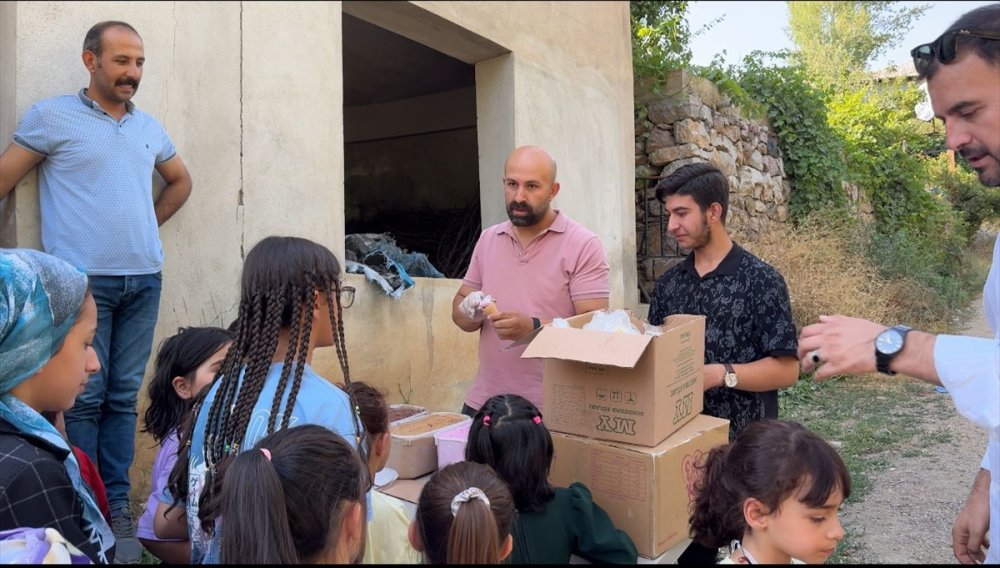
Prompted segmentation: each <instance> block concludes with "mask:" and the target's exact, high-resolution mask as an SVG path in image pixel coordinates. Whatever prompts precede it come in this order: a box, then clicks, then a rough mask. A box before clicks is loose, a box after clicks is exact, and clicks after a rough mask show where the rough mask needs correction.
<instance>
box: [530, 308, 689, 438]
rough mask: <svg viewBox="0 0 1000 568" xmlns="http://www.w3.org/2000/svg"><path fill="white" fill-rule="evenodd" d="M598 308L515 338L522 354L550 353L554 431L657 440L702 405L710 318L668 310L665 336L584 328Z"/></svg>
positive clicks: (546, 399) (546, 389)
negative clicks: (564, 325) (563, 325)
mask: <svg viewBox="0 0 1000 568" xmlns="http://www.w3.org/2000/svg"><path fill="white" fill-rule="evenodd" d="M593 314H594V312H589V313H586V314H581V315H578V316H575V317H572V318H569V319H568V320H567V321H568V322H569V324H570V326H572V327H571V328H568V329H567V328H555V327H552V325H551V324H549V325H544V326H542V327H541V328H539V329H538V330H535V331H534V332H532V333H531V334H530V335H528V336H527V337H525V338H523V339H521V340H519V341H517V342H515V343H514V344H512V345H511V347H514V346H517V345H523V344H525V343H527V344H528V346H527V348H526V349H525V350H524V353H522V354H521V357H522V358H543V359H545V366H544V371H543V374H542V377H543V378H542V383H543V395H542V397H543V398H542V400H543V404H544V408H543V411H544V415H545V423H546V425H547V426H548V428H549V430H552V431H553V432H566V433H569V434H577V435H580V436H589V437H592V438H599V439H604V440H615V441H620V442H628V443H631V444H641V445H646V446H655V445H657V444H659V443H660V442H662V441H663V440H664V439H665V438H666V437H667V436H669V435H670V434H671V433H673V432H675V431H677V429H678V428H680V427H681V426H683V425H684V424H685V423H687V422H688V421H690V420H691V419H692V418H694V417H695V416H697V415H698V414H699V413H700V412H701V410H702V408H703V407H704V400H705V396H704V388H703V384H704V362H705V317H704V316H694V315H673V316H670V317H668V318H667V320H666V321H665V322H664V323H663V325H662V326H660V327H661V328H662V330H663V335H660V336H650V335H631V334H627V333H612V332H603V331H592V330H588V329H582V328H583V326H584V325H585V324H587V323H588V322H589V321H590V320H591V318H592V317H593ZM632 324H633V325H635V326H636V328H637V329H640V330H641V329H643V323H642V322H641V321H640V320H638V319H635V318H632Z"/></svg>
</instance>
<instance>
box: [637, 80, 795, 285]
mask: <svg viewBox="0 0 1000 568" xmlns="http://www.w3.org/2000/svg"><path fill="white" fill-rule="evenodd" d="M696 162H709V163H711V164H713V165H714V166H716V167H717V168H719V170H721V171H722V172H723V173H724V174H725V175H726V177H728V178H729V188H730V193H729V213H728V216H727V221H726V226H727V228H728V229H729V232H730V234H731V235H732V236H733V239H734V240H736V241H737V242H747V241H753V240H754V239H755V238H756V237H757V236H758V235H760V234H761V233H762V232H763V231H764V230H765V229H766V228H767V226H768V225H769V224H770V223H774V222H784V221H785V220H786V219H787V218H788V198H789V192H790V186H789V183H788V180H787V177H786V175H785V168H784V164H783V163H782V159H781V151H780V150H779V149H778V139H777V138H776V137H775V135H774V133H773V132H772V130H771V127H770V125H769V124H768V122H767V120H766V118H765V119H762V120H753V119H749V118H743V116H742V112H741V109H740V108H739V107H736V106H733V105H732V103H731V101H730V100H729V98H728V97H725V96H723V95H722V94H720V93H719V91H718V89H717V88H716V87H715V85H714V84H713V83H712V82H710V81H708V80H706V79H702V78H701V77H696V76H693V75H689V74H688V73H687V72H685V71H676V72H674V73H672V74H671V75H670V77H669V78H668V80H667V84H666V86H665V87H664V88H663V89H662V95H655V94H652V93H648V92H643V89H642V88H641V86H637V87H636V119H635V176H636V183H635V189H636V241H637V242H636V245H637V247H636V253H637V255H636V256H637V260H638V263H639V290H640V301H641V302H648V301H649V292H650V291H651V290H652V285H653V282H655V280H656V278H657V277H659V276H660V274H662V273H663V272H664V271H665V270H667V269H668V268H669V267H670V266H672V265H673V264H674V263H676V262H678V261H679V260H680V259H681V258H683V256H684V255H685V254H686V252H687V251H683V250H682V249H680V248H678V247H677V244H676V242H675V241H674V239H673V237H671V236H670V235H669V234H667V232H666V230H665V229H666V219H665V218H664V217H663V214H662V213H663V207H662V205H661V203H660V202H659V201H657V200H656V193H655V190H654V189H653V188H654V187H655V186H656V181H657V179H655V178H658V177H663V176H667V175H670V174H671V173H673V172H674V171H675V170H677V169H678V168H680V167H682V166H684V165H687V164H691V163H696Z"/></svg>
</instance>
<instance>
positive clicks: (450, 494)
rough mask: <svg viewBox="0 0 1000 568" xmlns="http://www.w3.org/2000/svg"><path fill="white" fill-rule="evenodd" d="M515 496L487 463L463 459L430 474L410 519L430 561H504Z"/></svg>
mask: <svg viewBox="0 0 1000 568" xmlns="http://www.w3.org/2000/svg"><path fill="white" fill-rule="evenodd" d="M514 514H515V511H514V499H513V497H511V494H510V489H508V488H507V485H506V484H505V483H504V482H503V480H502V479H500V477H499V476H498V475H497V474H496V472H495V471H493V468H491V467H490V466H488V465H483V464H481V463H472V462H467V461H465V462H458V463H453V464H451V465H448V466H445V467H443V468H441V469H439V470H438V471H436V472H434V473H433V474H432V475H431V478H430V479H429V480H427V484H426V485H424V488H423V490H421V491H420V499H419V501H418V502H417V513H416V515H415V516H414V518H413V522H412V523H410V531H409V537H410V544H412V545H413V548H414V549H416V550H419V551H421V552H423V553H424V560H425V563H426V564H501V563H503V562H504V560H506V559H507V557H508V556H510V551H511V548H513V546H514V544H513V539H512V538H511V535H510V528H511V523H512V522H513V520H514Z"/></svg>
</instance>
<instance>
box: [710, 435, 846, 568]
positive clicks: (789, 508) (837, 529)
mask: <svg viewBox="0 0 1000 568" xmlns="http://www.w3.org/2000/svg"><path fill="white" fill-rule="evenodd" d="M702 469H703V470H704V477H703V478H702V480H701V481H700V482H699V483H697V484H696V485H695V488H696V491H697V496H696V498H695V503H694V510H693V512H692V514H691V535H692V539H693V540H694V541H696V542H699V543H701V544H703V545H705V546H710V547H722V546H729V554H728V555H727V557H726V558H725V559H723V560H722V561H721V562H720V563H721V564H801V563H807V564H822V563H823V562H825V561H826V560H827V559H828V558H829V557H830V555H832V554H833V552H834V551H835V550H836V549H837V543H838V542H840V540H841V539H843V538H844V529H843V528H842V527H841V526H840V521H839V520H838V519H837V511H838V509H839V508H840V505H841V503H843V502H844V500H845V499H846V498H847V497H848V496H850V494H851V476H850V473H849V472H848V471H847V466H845V465H844V461H843V460H842V459H841V458H840V456H839V455H838V454H837V451H836V450H834V449H833V447H831V446H830V444H828V443H827V442H826V441H824V440H823V439H822V438H820V437H819V436H817V435H816V434H814V433H812V432H810V431H809V430H807V429H806V428H804V427H803V426H802V425H801V424H798V423H795V422H788V421H784V420H761V421H758V422H755V423H753V424H751V425H750V426H749V427H747V428H746V429H745V430H743V431H742V432H740V434H739V436H737V438H736V440H734V441H733V442H732V443H731V444H726V445H723V446H718V447H716V448H714V449H713V450H712V451H711V452H710V453H709V454H708V458H707V459H706V460H705V463H704V465H703V466H702Z"/></svg>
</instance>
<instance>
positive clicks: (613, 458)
mask: <svg viewBox="0 0 1000 568" xmlns="http://www.w3.org/2000/svg"><path fill="white" fill-rule="evenodd" d="M728 441H729V421H728V420H725V419H722V418H715V417H714V416H707V415H704V414H699V415H698V416H696V417H695V418H694V419H693V420H691V421H689V422H688V423H687V424H685V425H684V426H683V427H681V429H680V430H678V431H676V432H674V433H673V434H671V435H670V436H669V437H668V438H667V439H666V440H664V441H663V442H661V443H660V444H659V445H657V446H655V447H652V448H648V447H645V446H637V445H634V444H623V443H620V442H606V441H601V440H594V439H591V438H585V437H582V436H573V435H571V434H561V433H557V432H553V433H552V442H553V444H554V446H555V455H554V459H553V462H552V469H551V470H550V472H549V482H550V483H552V485H553V486H557V487H567V486H569V484H571V483H573V482H576V481H579V482H581V483H583V484H584V485H586V486H587V488H588V489H590V492H591V494H593V496H594V503H597V504H598V505H600V506H601V508H602V509H604V510H605V511H607V513H608V515H609V516H610V517H611V520H612V521H614V523H615V527H617V528H619V529H621V530H623V531H625V533H626V534H628V535H629V537H631V539H632V542H634V543H635V546H636V549H638V551H639V554H641V555H643V556H645V557H648V558H655V557H657V556H660V555H661V554H663V553H664V552H665V551H667V550H668V549H670V548H673V547H674V546H675V545H676V544H678V543H680V542H682V541H683V540H684V539H686V538H688V534H689V528H688V520H689V518H690V516H691V512H690V511H691V509H690V503H691V501H692V500H693V497H694V483H695V481H697V480H698V479H699V476H700V475H701V470H700V469H698V468H697V467H696V466H700V465H701V464H703V463H704V460H705V458H706V457H707V455H708V452H709V450H711V449H712V448H714V447H715V446H718V445H720V444H725V443H727V442H728Z"/></svg>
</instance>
